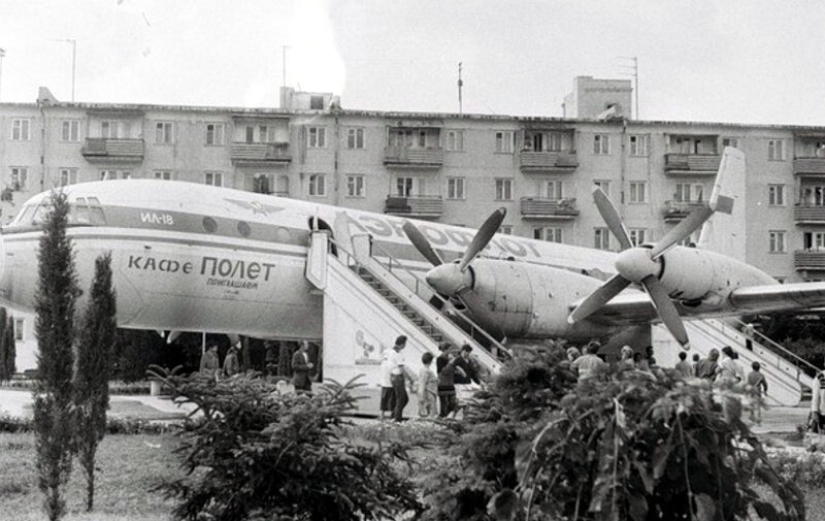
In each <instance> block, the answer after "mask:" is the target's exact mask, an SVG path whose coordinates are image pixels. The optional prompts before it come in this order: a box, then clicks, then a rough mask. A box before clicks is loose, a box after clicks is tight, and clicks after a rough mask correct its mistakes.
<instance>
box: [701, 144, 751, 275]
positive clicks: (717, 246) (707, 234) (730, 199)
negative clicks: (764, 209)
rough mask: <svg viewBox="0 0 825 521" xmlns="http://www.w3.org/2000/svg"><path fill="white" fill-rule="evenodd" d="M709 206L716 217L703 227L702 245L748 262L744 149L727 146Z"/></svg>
mask: <svg viewBox="0 0 825 521" xmlns="http://www.w3.org/2000/svg"><path fill="white" fill-rule="evenodd" d="M708 206H710V208H711V209H712V210H714V211H715V212H716V215H714V216H713V217H712V218H710V219H709V220H708V221H707V222H705V224H704V225H703V226H702V231H701V233H700V234H699V245H698V246H699V247H700V248H704V249H708V250H712V251H716V252H719V253H724V254H725V255H729V256H731V257H734V258H737V259H740V260H744V258H745V154H743V153H742V151H741V150H737V149H735V148H732V147H725V151H724V152H723V153H722V161H721V162H720V163H719V172H718V173H717V174H716V180H715V181H714V184H713V190H712V191H711V194H710V200H709V201H708ZM720 213H725V214H728V215H729V216H730V217H724V216H718V214H720Z"/></svg>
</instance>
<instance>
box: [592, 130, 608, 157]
mask: <svg viewBox="0 0 825 521" xmlns="http://www.w3.org/2000/svg"><path fill="white" fill-rule="evenodd" d="M593 153H594V154H596V155H599V156H603V155H607V154H609V153H610V136H608V135H607V134H596V135H595V136H593Z"/></svg>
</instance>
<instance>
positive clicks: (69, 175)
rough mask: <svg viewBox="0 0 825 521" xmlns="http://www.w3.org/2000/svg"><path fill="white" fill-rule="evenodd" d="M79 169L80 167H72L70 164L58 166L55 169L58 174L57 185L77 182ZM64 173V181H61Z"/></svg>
mask: <svg viewBox="0 0 825 521" xmlns="http://www.w3.org/2000/svg"><path fill="white" fill-rule="evenodd" d="M79 171H80V169H78V168H77V167H72V166H64V167H60V168H59V169H58V170H57V176H58V178H57V185H58V186H69V185H75V184H77V182H78V173H79ZM64 175H65V177H66V182H64V181H63V177H64ZM72 179H74V180H72Z"/></svg>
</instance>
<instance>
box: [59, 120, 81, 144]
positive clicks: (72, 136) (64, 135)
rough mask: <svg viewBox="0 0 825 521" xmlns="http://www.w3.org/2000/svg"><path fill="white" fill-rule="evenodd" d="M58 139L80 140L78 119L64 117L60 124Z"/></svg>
mask: <svg viewBox="0 0 825 521" xmlns="http://www.w3.org/2000/svg"><path fill="white" fill-rule="evenodd" d="M60 141H80V121H79V120H76V119H64V120H63V123H62V124H61V130H60Z"/></svg>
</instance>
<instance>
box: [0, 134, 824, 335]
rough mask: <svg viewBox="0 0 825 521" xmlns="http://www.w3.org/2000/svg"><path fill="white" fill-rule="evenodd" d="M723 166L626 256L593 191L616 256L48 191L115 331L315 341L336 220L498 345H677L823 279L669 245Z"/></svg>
mask: <svg viewBox="0 0 825 521" xmlns="http://www.w3.org/2000/svg"><path fill="white" fill-rule="evenodd" d="M723 156H724V157H723V161H722V166H720V174H719V176H717V181H716V184H715V187H714V190H713V193H712V195H711V198H710V200H709V202H708V203H707V204H706V205H704V206H702V208H700V209H699V210H697V211H696V212H695V213H694V214H691V215H690V216H688V217H687V218H686V219H684V220H683V221H682V222H681V223H680V224H678V225H677V226H675V227H674V228H673V229H671V230H670V231H669V232H668V233H667V234H666V235H665V236H664V237H663V238H662V239H661V240H660V241H659V242H658V243H656V244H652V245H651V244H644V245H641V246H635V247H634V246H632V244H631V243H630V240H629V238H628V234H627V231H626V229H625V228H624V225H623V223H622V222H621V219H620V217H619V214H618V212H617V211H616V210H615V208H614V207H613V205H612V203H611V202H610V201H609V199H608V198H607V197H606V196H604V194H601V193H600V191H596V192H595V193H594V199H595V204H596V207H597V209H598V210H599V211H600V213H601V214H602V216H603V217H604V219H605V221H606V223H607V225H608V227H609V229H610V230H611V231H612V233H613V234H614V235H616V237H617V238H618V239H619V241H620V244H621V245H622V248H623V250H622V251H621V252H619V253H615V252H609V251H602V250H594V249H589V248H581V247H575V246H569V245H563V244H558V243H551V242H545V241H539V240H532V239H527V238H523V237H516V236H511V235H504V234H497V233H495V232H496V230H497V229H498V227H499V225H500V223H501V221H502V220H503V218H504V212H503V210H498V211H496V212H494V213H493V215H491V216H490V217H489V218H488V220H487V221H486V222H485V223H484V224H483V225H482V226H481V228H480V229H479V231H478V232H473V231H472V230H470V229H467V228H463V227H458V226H450V225H446V224H440V223H434V222H427V221H413V220H408V219H404V218H400V217H394V216H389V215H384V214H377V213H371V212H366V211H358V210H351V209H343V208H340V207H335V206H328V205H322V204H316V203H314V202H307V201H299V200H294V199H289V198H281V197H273V196H270V195H265V194H256V193H251V192H245V191H238V190H233V189H228V188H221V187H214V186H207V185H200V184H193V183H185V182H175V181H163V180H140V179H132V180H111V181H100V182H91V183H81V184H76V185H70V186H67V187H64V188H62V189H61V190H63V192H64V193H65V194H66V196H67V198H68V202H69V204H70V209H71V210H70V215H69V225H68V229H67V234H68V236H69V237H70V239H71V240H72V243H73V248H74V254H75V265H76V268H77V272H78V280H79V284H80V287H82V288H85V287H88V286H89V284H90V282H91V279H92V276H93V271H94V260H95V258H97V257H98V256H99V255H101V254H102V253H104V252H111V254H112V269H113V283H114V286H115V289H116V291H117V297H118V315H117V321H118V325H119V327H125V328H137V329H148V330H168V331H209V332H213V333H226V334H229V335H237V334H243V335H247V336H251V337H256V338H264V339H267V338H271V339H281V340H288V339H321V338H322V337H323V334H322V331H323V320H322V317H323V297H322V296H321V295H319V294H318V292H317V291H314V288H313V287H312V286H311V284H310V283H309V282H308V281H307V280H306V278H305V276H304V270H305V264H306V261H307V252H308V245H309V238H310V234H311V232H312V231H313V230H314V229H318V228H320V229H326V230H329V231H330V232H333V227H332V226H331V225H330V223H334V222H336V220H340V218H341V217H342V216H343V217H344V222H346V225H347V229H348V233H351V234H359V233H360V234H369V235H370V236H371V238H372V241H373V245H374V246H375V249H374V251H375V252H377V253H376V254H375V255H376V256H378V257H380V256H382V255H388V256H392V257H393V258H394V259H395V262H396V263H399V264H401V265H402V266H404V267H406V268H407V269H408V270H410V271H411V272H413V273H418V274H420V275H422V276H423V277H425V278H426V280H427V282H428V283H429V285H430V286H431V288H432V291H433V294H439V295H441V296H442V297H445V298H449V299H452V300H455V301H460V302H461V303H463V304H464V306H465V307H466V309H467V310H468V311H469V313H470V316H471V317H472V319H473V320H474V321H476V322H477V323H479V324H480V325H481V326H482V327H484V328H485V329H486V330H488V331H491V332H493V333H494V334H496V335H497V336H499V337H506V338H507V339H519V338H524V339H538V338H567V339H570V340H574V341H578V340H585V339H590V338H596V337H601V336H604V335H607V334H611V333H615V332H616V331H617V330H620V329H623V328H626V327H627V326H631V325H644V324H649V323H652V322H657V321H662V322H664V324H665V325H666V326H667V328H668V329H669V330H670V331H671V333H673V335H674V337H675V338H676V339H677V340H678V341H679V343H680V344H682V345H683V346H684V347H688V345H689V339H688V338H687V334H686V333H685V330H684V325H683V324H682V320H683V317H684V318H686V319H692V318H705V317H720V316H731V315H741V314H752V313H762V312H770V311H780V310H795V309H805V308H809V307H813V306H822V305H825V283H814V282H811V283H797V284H784V285H780V284H779V283H778V282H777V281H776V280H775V279H773V278H772V277H770V276H769V275H768V274H766V273H764V272H762V271H760V270H758V269H757V268H755V267H753V266H750V265H748V264H745V263H742V262H739V261H737V260H735V259H732V258H730V257H727V256H724V255H722V254H719V253H715V252H712V251H708V250H703V249H700V248H691V247H685V246H680V245H678V243H679V242H681V241H683V240H684V239H686V238H687V237H688V236H689V235H690V234H691V233H692V232H693V231H694V230H696V229H698V227H699V226H701V225H702V224H703V223H704V222H705V221H706V220H707V219H708V218H709V217H710V216H711V215H712V214H713V213H714V212H715V211H726V210H728V209H729V206H730V204H731V199H730V198H729V197H728V196H726V194H725V193H723V192H724V186H723V184H724V183H723V182H722V181H723V180H724V174H726V173H728V174H730V173H731V172H733V173H734V174H736V175H738V174H742V175H744V156H743V155H742V154H741V152H739V151H736V150H735V149H730V148H728V149H726V150H725V153H724V154H723ZM728 170H729V171H730V172H726V171H728ZM50 197H51V192H43V193H41V194H38V195H36V196H34V197H32V198H31V199H29V200H28V201H27V202H26V203H24V204H23V206H22V209H21V210H20V212H19V213H18V215H17V216H16V217H15V218H14V220H13V221H12V222H11V223H10V224H9V225H7V226H5V227H3V228H2V234H0V259H2V266H0V270H1V271H2V273H0V304H2V305H5V306H8V307H10V308H12V309H16V310H21V311H28V312H32V311H33V309H34V302H35V290H36V287H37V270H36V269H33V268H32V267H33V266H36V263H37V250H38V241H39V238H40V236H41V234H42V223H43V219H44V218H45V216H46V215H47V213H48V211H49V208H50V205H51V202H50V201H51V199H50ZM334 239H335V237H333V240H334ZM336 247H337V248H342V249H344V248H346V244H336ZM378 252H380V253H378ZM600 274H608V275H610V274H612V277H611V278H609V279H608V280H607V281H606V282H605V281H604V280H603V278H600V277H599V275H600ZM631 285H633V286H636V287H640V288H642V289H643V290H644V291H638V290H635V289H633V288H628V286H631ZM626 288H627V289H626ZM82 305H83V301H82V300H81V302H80V303H79V305H78V309H82Z"/></svg>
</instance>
